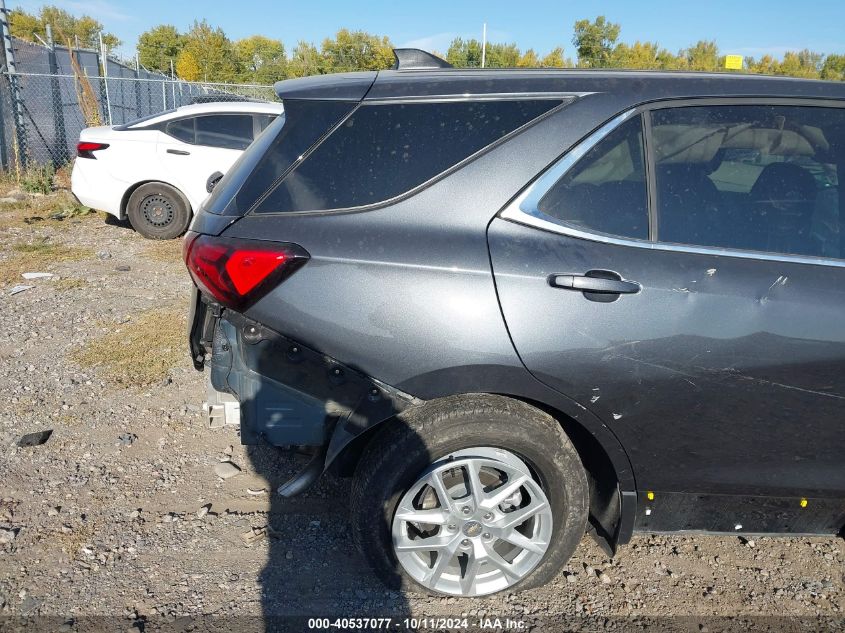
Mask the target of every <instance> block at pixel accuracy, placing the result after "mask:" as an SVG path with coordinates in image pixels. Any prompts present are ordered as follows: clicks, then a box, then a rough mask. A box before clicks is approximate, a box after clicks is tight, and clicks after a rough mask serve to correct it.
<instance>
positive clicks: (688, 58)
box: [679, 40, 724, 71]
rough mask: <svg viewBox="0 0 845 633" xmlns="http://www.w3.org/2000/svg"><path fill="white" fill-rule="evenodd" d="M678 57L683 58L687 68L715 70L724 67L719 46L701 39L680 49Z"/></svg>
mask: <svg viewBox="0 0 845 633" xmlns="http://www.w3.org/2000/svg"><path fill="white" fill-rule="evenodd" d="M679 57H681V58H682V59H683V60H685V65H686V68H688V69H689V70H707V71H716V70H720V69H722V68H723V67H724V63H720V62H723V59H722V58H720V57H719V47H718V46H716V42H714V41H707V40H701V41H699V42H696V43H695V45H693V46H691V47H690V48H687V49H684V50H682V51H681V53H680V55H679Z"/></svg>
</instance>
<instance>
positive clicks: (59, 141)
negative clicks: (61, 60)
mask: <svg viewBox="0 0 845 633" xmlns="http://www.w3.org/2000/svg"><path fill="white" fill-rule="evenodd" d="M47 45H48V48H47V65H48V66H49V68H50V74H51V75H53V78H52V79H50V96H51V97H52V99H53V123H54V126H55V130H56V145H57V147H56V149H57V153H56V154H55V162H56V167H60V166H62V165H64V164H65V163H67V162H68V161H70V150H69V149H68V145H67V130H66V129H65V108H64V105H63V104H62V89H61V86H59V78H58V77H56V76H55V75H58V74H59V64H58V61H57V60H56V44H55V42H54V41H53V27H52V26H51V25H50V24H48V25H47Z"/></svg>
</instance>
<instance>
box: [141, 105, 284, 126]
mask: <svg viewBox="0 0 845 633" xmlns="http://www.w3.org/2000/svg"><path fill="white" fill-rule="evenodd" d="M239 112H249V113H253V114H281V113H282V112H284V106H283V105H282V104H281V103H273V102H270V101H267V102H263V101H210V102H208V103H193V104H191V105H184V106H179V107H178V108H176V109H175V110H169V111H167V112H162V113H161V114H160V115H158V116H156V117H149V118H144V119H142V120H141V121H138V122H137V125H139V126H141V127H147V126H149V125H155V124H156V123H160V122H162V121H169V120H170V119H178V118H181V117H185V116H193V115H197V114H221V113H222V114H229V113H239ZM135 125H136V124H130V125H129V126H128V128H129V129H131V128H134V127H135Z"/></svg>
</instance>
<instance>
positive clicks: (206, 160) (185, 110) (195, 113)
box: [71, 101, 282, 239]
mask: <svg viewBox="0 0 845 633" xmlns="http://www.w3.org/2000/svg"><path fill="white" fill-rule="evenodd" d="M281 114H282V104H281V103H278V104H276V103H257V102H247V101H238V102H214V103H203V104H196V105H189V106H182V107H181V108H177V109H175V110H171V111H169V112H162V113H160V114H157V115H154V116H150V117H146V118H143V119H139V120H137V121H133V122H132V123H127V124H125V125H116V126H103V127H91V128H87V129H85V130H82V133H81V134H80V135H79V143H78V144H77V158H76V161H74V164H73V173H72V176H71V189H72V191H73V194H74V195H75V196H76V197H77V198H78V199H79V201H80V202H81V203H82V204H84V205H86V206H89V207H92V208H94V209H98V210H100V211H105V212H107V213H111V214H112V215H114V216H116V217H117V218H119V219H121V220H122V219H124V218H128V219H129V222H130V223H131V224H132V226H133V227H134V228H135V230H136V231H138V232H139V233H140V234H141V235H143V236H145V237H149V238H153V239H171V238H174V237H178V236H179V235H181V234H182V233H184V231H185V229H186V228H187V227H188V224H189V223H190V221H191V216H192V214H193V212H194V210H195V209H197V208H198V207H199V205H200V204H201V203H202V202H203V200H204V199H205V198H206V196H207V195H208V187H207V184H208V182H209V178H210V177H211V176H212V174H214V173H215V172H220V173H222V174H225V173H226V171H227V170H228V169H229V168H230V167H231V166H232V163H234V162H235V160H237V158H238V156H240V155H241V153H242V152H243V150H245V149H246V148H247V146H249V144H250V143H252V141H253V140H254V139H255V138H256V137H257V136H258V135H259V134H260V133H261V132H262V131H263V130H264V128H266V127H267V126H268V125H269V124H270V122H271V121H273V119H275V118H276V117H277V116H279V115H281Z"/></svg>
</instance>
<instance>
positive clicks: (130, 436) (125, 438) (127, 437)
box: [117, 433, 138, 446]
mask: <svg viewBox="0 0 845 633" xmlns="http://www.w3.org/2000/svg"><path fill="white" fill-rule="evenodd" d="M137 439H138V436H137V435H135V434H134V433H121V434H120V435H118V436H117V440H118V442H120V445H121V446H132V443H133V442H134V441H135V440H137Z"/></svg>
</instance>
